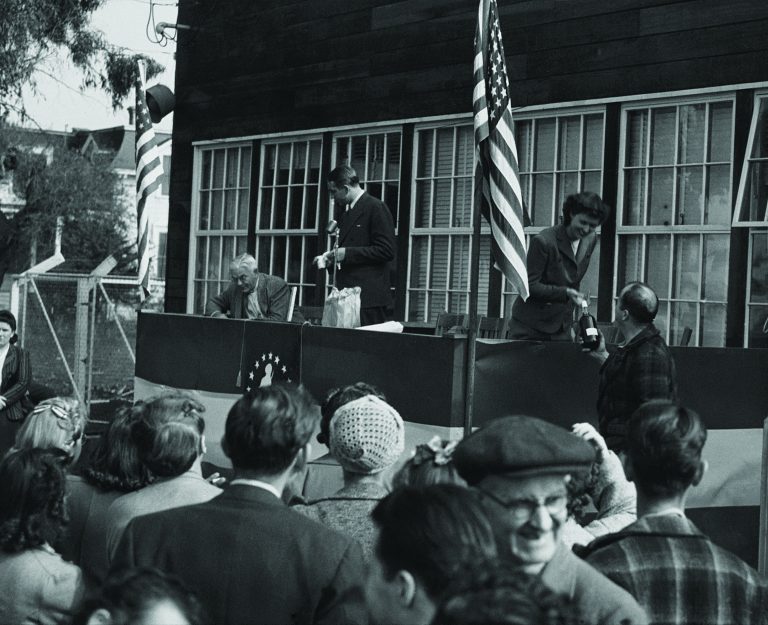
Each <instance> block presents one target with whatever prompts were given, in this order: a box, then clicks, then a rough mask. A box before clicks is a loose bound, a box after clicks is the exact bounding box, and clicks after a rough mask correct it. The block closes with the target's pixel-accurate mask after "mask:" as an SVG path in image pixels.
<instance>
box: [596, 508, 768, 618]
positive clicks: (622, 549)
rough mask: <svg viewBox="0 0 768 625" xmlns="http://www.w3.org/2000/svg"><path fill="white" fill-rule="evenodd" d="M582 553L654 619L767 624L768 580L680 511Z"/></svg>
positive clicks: (649, 520) (629, 529)
mask: <svg viewBox="0 0 768 625" xmlns="http://www.w3.org/2000/svg"><path fill="white" fill-rule="evenodd" d="M581 554H582V556H583V557H584V558H585V559H586V561H587V562H588V563H589V564H591V565H592V566H594V567H595V568H596V569H597V570H598V571H600V572H602V573H603V574H604V575H605V576H606V577H608V578H610V579H611V580H613V581H614V582H616V583H617V584H618V585H619V586H622V587H623V588H625V589H626V590H627V591H629V593H630V594H631V595H632V596H634V597H635V598H636V599H637V601H638V602H639V603H640V605H641V606H642V607H643V608H644V609H645V611H646V613H647V614H648V618H649V620H650V622H651V623H653V624H657V625H662V624H663V625H667V624H670V625H671V624H676V625H678V624H679V625H760V624H763V625H764V624H765V623H768V580H766V579H765V578H763V577H761V576H760V575H759V574H758V573H757V571H755V570H753V569H752V568H751V567H749V566H748V565H747V564H746V563H744V562H742V561H741V560H740V559H739V558H737V557H736V556H735V555H733V554H732V553H730V552H728V551H725V550H724V549H721V548H720V547H718V546H717V545H715V544H714V543H713V542H712V541H710V540H709V539H708V538H707V537H706V536H704V535H703V534H702V533H701V532H700V531H699V530H698V529H697V528H696V526H695V525H694V524H693V523H691V522H690V521H689V520H688V519H686V518H685V517H682V516H680V515H673V514H664V515H648V516H645V517H642V518H641V519H639V520H638V521H637V522H636V523H633V524H632V525H630V526H629V527H626V528H625V529H623V530H622V531H621V532H618V533H616V534H610V535H608V536H602V537H600V538H597V539H596V540H594V541H593V542H592V543H591V544H590V545H589V547H587V548H586V552H582V553H581Z"/></svg>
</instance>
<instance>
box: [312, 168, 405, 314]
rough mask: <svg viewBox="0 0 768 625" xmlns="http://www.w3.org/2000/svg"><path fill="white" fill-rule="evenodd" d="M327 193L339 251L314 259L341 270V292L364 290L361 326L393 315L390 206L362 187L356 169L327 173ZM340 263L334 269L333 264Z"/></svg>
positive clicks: (332, 251) (338, 282)
mask: <svg viewBox="0 0 768 625" xmlns="http://www.w3.org/2000/svg"><path fill="white" fill-rule="evenodd" d="M328 192H329V193H330V194H331V196H332V197H333V200H334V204H335V206H336V212H337V221H338V223H339V247H338V249H336V250H330V251H328V252H325V253H324V254H322V255H321V256H318V257H317V258H316V259H315V260H316V262H317V265H318V267H321V268H322V267H331V270H333V271H336V272H337V273H336V285H337V286H338V287H339V288H340V289H343V288H346V287H354V286H359V287H360V291H361V292H360V324H361V325H364V326H366V325H372V324H375V323H383V322H385V321H390V320H392V319H393V317H394V310H393V303H392V294H391V293H390V279H389V263H390V262H391V261H392V260H394V258H395V227H394V224H393V222H392V214H391V213H390V212H389V208H387V205H386V204H384V202H382V201H381V200H379V199H377V198H375V197H373V196H371V195H369V194H368V193H366V192H365V191H363V189H361V188H360V181H359V179H358V177H357V173H356V172H355V170H354V169H352V168H351V167H349V166H347V165H340V166H339V167H336V169H334V170H333V171H331V172H330V173H329V174H328ZM334 263H335V265H336V266H335V267H332V265H333V264H334Z"/></svg>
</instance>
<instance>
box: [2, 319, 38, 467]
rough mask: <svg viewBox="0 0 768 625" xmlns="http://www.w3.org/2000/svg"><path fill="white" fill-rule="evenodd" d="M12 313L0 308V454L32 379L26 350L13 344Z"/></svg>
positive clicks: (15, 428)
mask: <svg viewBox="0 0 768 625" xmlns="http://www.w3.org/2000/svg"><path fill="white" fill-rule="evenodd" d="M17 341H18V337H17V336H16V317H14V316H13V314H12V313H11V311H10V310H0V454H4V453H5V452H6V451H7V450H8V449H10V448H11V447H13V443H14V440H15V438H16V432H17V431H18V429H19V425H20V424H21V422H22V421H24V415H25V414H26V413H27V411H28V409H27V406H26V404H27V403H31V402H29V399H28V397H27V391H28V389H29V384H30V382H31V381H32V369H31V367H30V364H29V354H28V353H27V352H26V351H25V350H23V349H22V348H21V347H19V346H18V345H16V342H17Z"/></svg>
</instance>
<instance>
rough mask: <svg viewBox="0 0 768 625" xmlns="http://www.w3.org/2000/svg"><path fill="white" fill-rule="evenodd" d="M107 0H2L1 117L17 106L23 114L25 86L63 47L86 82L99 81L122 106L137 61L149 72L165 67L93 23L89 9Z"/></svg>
mask: <svg viewBox="0 0 768 625" xmlns="http://www.w3.org/2000/svg"><path fill="white" fill-rule="evenodd" d="M104 2H105V0H2V10H0V117H4V116H7V115H8V113H9V112H10V111H16V112H18V113H20V114H21V115H22V117H23V116H24V108H23V103H22V99H21V95H22V89H23V88H24V87H25V86H27V87H31V88H32V89H34V87H35V77H36V74H37V73H38V72H40V71H44V67H45V62H46V60H47V59H48V58H49V57H50V56H52V55H54V54H55V53H57V52H59V51H64V52H66V53H67V54H68V55H69V59H70V60H71V62H72V64H73V65H74V66H75V67H77V68H78V69H80V70H81V71H82V74H83V81H82V85H81V86H82V87H98V88H101V89H103V90H104V91H106V92H107V93H109V94H110V95H111V96H112V105H113V106H114V107H115V108H118V107H119V106H120V104H121V102H122V101H123V99H124V98H125V97H126V96H127V95H128V93H129V92H130V89H131V87H132V86H133V82H134V80H135V78H136V73H137V66H136V61H137V60H139V59H142V60H144V61H145V64H146V66H147V77H152V76H155V75H157V74H159V73H160V72H161V71H162V69H163V67H162V66H161V65H160V64H158V63H157V62H155V61H154V60H152V59H150V58H149V57H146V56H144V55H133V54H128V53H126V52H125V51H122V50H120V49H117V48H114V47H113V46H110V45H109V43H108V42H107V41H106V40H105V39H104V37H103V35H102V34H101V33H99V32H96V31H93V30H91V29H90V27H89V21H90V17H91V14H92V13H93V12H94V11H95V10H96V9H98V8H99V7H100V6H102V5H103V4H104Z"/></svg>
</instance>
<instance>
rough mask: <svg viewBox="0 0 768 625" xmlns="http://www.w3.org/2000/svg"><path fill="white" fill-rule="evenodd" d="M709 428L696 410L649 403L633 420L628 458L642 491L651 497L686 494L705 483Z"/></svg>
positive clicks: (633, 416)
mask: <svg viewBox="0 0 768 625" xmlns="http://www.w3.org/2000/svg"><path fill="white" fill-rule="evenodd" d="M706 440H707V429H706V427H704V424H703V423H702V421H701V417H699V415H698V414H696V413H695V412H694V411H693V410H689V409H687V408H683V407H682V406H678V405H677V404H675V403H672V402H669V401H665V400H653V401H649V402H647V403H645V404H643V405H642V406H640V408H638V409H637V410H636V411H635V412H634V414H633V415H632V417H631V418H630V420H629V430H628V433H627V456H628V459H629V462H630V466H631V475H632V478H633V480H634V482H635V483H636V485H637V488H638V490H640V491H642V492H643V493H645V494H646V495H648V496H650V497H658V498H666V497H674V496H678V495H681V494H683V493H684V492H685V491H686V490H687V489H688V488H690V487H691V486H695V485H696V484H698V483H699V481H700V480H701V477H702V474H703V472H704V464H703V462H702V460H701V451H702V449H703V448H704V443H705V442H706Z"/></svg>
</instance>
